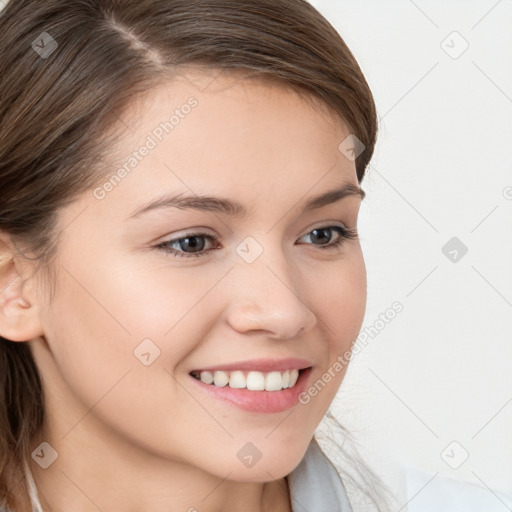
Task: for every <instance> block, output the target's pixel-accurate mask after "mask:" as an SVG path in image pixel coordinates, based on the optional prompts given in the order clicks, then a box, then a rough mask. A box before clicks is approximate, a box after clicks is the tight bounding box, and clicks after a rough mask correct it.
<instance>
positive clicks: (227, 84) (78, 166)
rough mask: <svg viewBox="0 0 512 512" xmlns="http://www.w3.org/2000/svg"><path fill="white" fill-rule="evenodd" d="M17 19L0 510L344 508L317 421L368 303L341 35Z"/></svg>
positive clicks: (11, 16) (1, 150) (204, 18)
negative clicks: (319, 438) (318, 434)
mask: <svg viewBox="0 0 512 512" xmlns="http://www.w3.org/2000/svg"><path fill="white" fill-rule="evenodd" d="M0 33H1V34H2V36H1V37H2V43H3V48H4V51H3V53H2V55H1V56H0V62H1V69H2V77H1V78H0V97H1V98H2V102H1V106H0V108H1V115H0V119H1V132H0V205H1V206H0V235H1V238H0V241H1V251H2V252H1V260H0V289H1V290H2V292H1V301H0V306H1V311H0V336H2V339H1V343H0V374H1V378H2V382H1V383H0V389H1V393H2V394H1V399H0V408H1V419H0V421H1V424H0V443H1V445H0V451H1V453H2V459H1V465H0V490H1V498H2V501H3V502H2V506H3V507H4V508H5V509H6V510H9V511H12V512H21V511H25V510H32V509H33V510H45V511H46V510H52V511H54V512H55V511H61V510H70V509H71V510H74V511H86V510H98V509H100V510H109V511H110V510H112V511H113V510H119V511H121V510H122V511H126V510H152V511H155V512H157V511H164V510H165V511H168V510H188V511H194V510H198V511H201V512H203V511H221V510H222V511H224V512H227V511H230V510H244V511H245V510H246V511H254V512H256V511H263V510H266V511H276V512H277V511H279V512H281V511H292V510H293V511H298V510H308V511H312V510H329V511H337V510H339V511H341V510H343V511H347V510H351V505H350V503H349V500H348V497H347V493H346V489H345V486H344V485H343V482H342V479H341V478H340V477H339V475H338V473H337V472H336V471H335V468H334V466H333V465H332V464H331V463H330V461H329V460H328V459H327V457H326V456H325V455H324V454H323V452H322V451H321V450H320V447H319V445H318V444H317V442H316V440H315V438H314V432H315V429H316V428H317V426H318V424H319V423H320V421H321V420H322V418H324V416H325V415H326V414H327V410H328V407H329V405H330V403H331V402H332V400H333V399H334V397H335V395H336V392H337V390H338V388H339V386H340V384H341V382H342V380H343V377H344V375H345V372H346V369H347V364H348V357H347V355H348V356H349V355H350V349H351V347H352V343H353V341H354V340H355V339H356V338H357V334H358V332H359V329H360V327H361V324H362V320H363V316H364V311H365V304H366V273H365V266H364V260H363V256H362V253H361V248H360V245H359V241H358V238H357V216H358V211H359V207H360V204H361V200H362V199H363V197H364V192H363V191H362V189H361V188H360V183H361V182H362V180H363V177H364V173H365V169H366V166H367V164H368V162H369V160H370V158H371V155H372V153H373V148H374V145H375V140H376V132H377V121H376V113H375V106H374V102H373V98H372V94H371V92H370V90H369V88H368V85H367V83H366V81H365V79H364V77H363V75H362V73H361V70H360V69H359V67H358V65H357V63H356V61H355V59H354V57H353V56H352V54H351V53H350V51H349V49H348V48H347V47H346V45H345V44H344V42H343V41H342V39H341V38H340V36H339V35H338V34H337V33H336V31H335V30H334V29H333V28H332V26H331V25H330V24H329V23H328V22H327V21H326V20H325V19H324V18H323V17H322V16H321V15H320V14H319V13H318V12H317V11H316V10H315V9H314V8H313V7H311V6H310V5H309V4H308V3H306V2H304V1H298V0H279V1H276V0H262V1H261V0H259V1H257V2H249V1H233V0H197V1H193V2H190V0H137V1H135V0H134V1H126V2H119V1H118V0H66V1H64V0H30V1H28V0H16V1H11V2H9V3H8V4H7V7H6V8H5V10H4V11H3V12H2V13H1V16H0ZM326 376H327V377H326Z"/></svg>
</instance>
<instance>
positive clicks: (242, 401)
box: [189, 368, 311, 413]
mask: <svg viewBox="0 0 512 512" xmlns="http://www.w3.org/2000/svg"><path fill="white" fill-rule="evenodd" d="M310 374H311V368H307V369H305V370H303V371H301V372H300V374H299V378H298V379H297V382H296V383H295V386H293V387H292V388H287V389H282V390H281V391H250V390H248V389H245V388H242V389H237V388H230V387H229V385H226V386H224V387H223V388H219V387H217V386H214V385H213V384H205V383H204V382H202V381H200V380H197V379H196V378H194V377H192V376H191V375H189V377H190V378H191V379H192V380H193V381H194V383H195V384H196V385H198V386H199V388H200V389H202V390H204V391H205V392H206V393H209V394H210V396H212V397H214V398H218V399H220V400H224V401H226V402H229V403H231V404H233V405H236V406H237V407H239V408H240V409H243V410H244V411H249V412H258V413H275V412H282V411H286V410H287V409H290V408H291V407H293V406H294V405H296V404H297V403H298V401H299V395H300V394H301V393H302V392H303V391H304V390H305V389H306V387H307V383H308V380H309V376H310Z"/></svg>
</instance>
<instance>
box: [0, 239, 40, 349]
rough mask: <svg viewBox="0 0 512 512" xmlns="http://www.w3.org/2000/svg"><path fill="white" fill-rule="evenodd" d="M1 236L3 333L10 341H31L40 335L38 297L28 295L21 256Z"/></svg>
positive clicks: (0, 331)
mask: <svg viewBox="0 0 512 512" xmlns="http://www.w3.org/2000/svg"><path fill="white" fill-rule="evenodd" d="M17 258H18V257H17V255H15V254H14V253H13V252H11V249H9V245H8V244H7V243H6V242H5V241H3V240H2V239H1V238H0V336H2V337H3V338H6V339H8V340H11V341H30V340H32V339H34V338H37V337H39V336H41V335H42V334H43V333H42V328H41V327H42V326H41V322H40V318H39V308H38V305H37V301H36V300H35V297H30V296H29V292H30V290H29V283H28V282H27V281H24V280H23V278H22V275H21V273H20V271H21V263H20V261H21V260H20V259H17Z"/></svg>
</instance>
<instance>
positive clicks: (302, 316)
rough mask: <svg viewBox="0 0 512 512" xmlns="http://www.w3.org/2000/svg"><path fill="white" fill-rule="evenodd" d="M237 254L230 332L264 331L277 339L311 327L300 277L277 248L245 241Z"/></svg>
mask: <svg viewBox="0 0 512 512" xmlns="http://www.w3.org/2000/svg"><path fill="white" fill-rule="evenodd" d="M271 238H272V237H267V240H270V239H271ZM277 245H279V247H277V248H276V246H277ZM236 252H237V256H236V257H235V258H234V269H233V272H232V273H231V274H232V275H231V280H232V287H233V288H232V301H231V305H230V308H229V311H230V314H229V321H230V322H231V324H232V326H233V328H235V329H236V330H240V331H244V330H266V331H269V332H272V333H273V334H275V335H276V336H278V337H282V338H292V337H294V336H296V335H298V333H299V332H300V331H301V330H307V329H310V328H311V326H312V325H314V323H315V322H316V319H315V315H314V313H313V311H312V310H311V309H310V307H309V305H308V303H307V297H305V296H303V294H304V289H303V288H302V287H301V286H300V276H298V275H297V274H296V271H294V267H293V265H290V263H289V262H288V261H287V259H286V258H287V255H286V254H285V253H284V252H283V251H282V249H281V245H280V244H274V245H271V243H270V241H268V242H267V243H266V245H265V246H263V244H262V243H260V242H258V241H257V240H256V239H255V238H253V237H247V238H246V239H245V240H244V241H243V242H242V243H240V244H239V245H238V247H237V248H236Z"/></svg>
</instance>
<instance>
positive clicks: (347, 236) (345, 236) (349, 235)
mask: <svg viewBox="0 0 512 512" xmlns="http://www.w3.org/2000/svg"><path fill="white" fill-rule="evenodd" d="M324 229H328V230H335V231H336V232H337V233H338V234H339V235H340V236H339V237H338V238H337V239H336V240H335V241H334V242H332V243H329V244H324V245H319V246H318V248H319V249H320V250H321V251H329V250H334V249H337V248H339V247H340V246H341V245H342V244H343V243H344V242H345V241H346V240H357V239H358V237H359V236H358V233H357V229H354V228H346V227H342V226H321V227H318V228H314V229H312V230H311V231H310V232H309V233H306V234H305V235H304V236H307V235H309V234H311V233H312V232H313V231H317V230H318V231H321V230H324ZM200 237H204V238H208V239H210V240H211V241H213V242H218V240H219V238H218V237H217V236H215V235H210V234H207V233H190V234H187V235H186V236H183V237H180V238H174V239H172V240H167V241H165V242H162V243H160V244H157V245H155V246H154V247H155V248H156V249H161V250H163V251H164V252H165V253H167V254H174V257H179V258H192V257H194V256H196V257H199V256H204V254H205V253H206V252H207V251H204V250H203V251H201V252H196V253H186V252H183V251H177V250H176V249H171V248H170V246H171V245H174V244H176V243H178V242H180V241H182V240H185V239H186V238H200ZM301 238H302V237H301ZM210 250H212V249H210ZM184 255H186V256H184Z"/></svg>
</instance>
